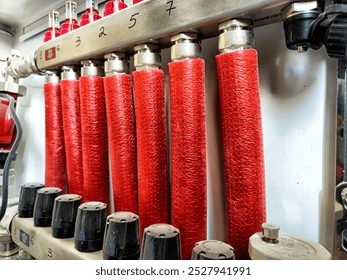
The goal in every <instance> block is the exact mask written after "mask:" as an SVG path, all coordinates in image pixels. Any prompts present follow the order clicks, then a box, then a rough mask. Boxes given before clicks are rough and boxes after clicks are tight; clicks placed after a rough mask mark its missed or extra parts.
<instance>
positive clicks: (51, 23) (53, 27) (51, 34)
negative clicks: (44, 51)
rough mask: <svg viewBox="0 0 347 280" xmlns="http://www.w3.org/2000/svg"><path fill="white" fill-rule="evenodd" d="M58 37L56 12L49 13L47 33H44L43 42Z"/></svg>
mask: <svg viewBox="0 0 347 280" xmlns="http://www.w3.org/2000/svg"><path fill="white" fill-rule="evenodd" d="M59 36H60V22H59V13H58V12H57V11H51V12H50V13H49V15H48V31H47V32H46V33H45V36H44V38H43V41H44V42H47V41H50V40H52V39H54V38H56V37H59Z"/></svg>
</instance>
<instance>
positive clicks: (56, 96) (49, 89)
mask: <svg viewBox="0 0 347 280" xmlns="http://www.w3.org/2000/svg"><path fill="white" fill-rule="evenodd" d="M44 96H45V123H46V155H45V185H46V186H48V187H57V188H61V189H62V193H66V188H67V178H66V177H67V176H66V156H65V142H64V128H63V113H62V103H61V92H60V84H59V83H46V84H44Z"/></svg>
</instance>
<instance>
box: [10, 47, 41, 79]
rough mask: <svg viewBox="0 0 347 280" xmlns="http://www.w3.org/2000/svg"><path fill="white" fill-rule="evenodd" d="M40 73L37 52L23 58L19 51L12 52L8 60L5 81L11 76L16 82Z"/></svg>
mask: <svg viewBox="0 0 347 280" xmlns="http://www.w3.org/2000/svg"><path fill="white" fill-rule="evenodd" d="M39 72H41V71H40V70H39V69H38V68H37V66H36V52H35V53H32V54H31V55H30V56H28V57H26V58H23V57H21V55H20V52H19V51H17V50H12V51H11V55H10V57H9V58H8V59H7V68H6V69H5V71H4V73H3V75H4V77H5V79H7V77H8V76H11V77H12V78H13V79H14V80H18V79H20V78H26V77H28V76H30V75H31V74H33V73H39Z"/></svg>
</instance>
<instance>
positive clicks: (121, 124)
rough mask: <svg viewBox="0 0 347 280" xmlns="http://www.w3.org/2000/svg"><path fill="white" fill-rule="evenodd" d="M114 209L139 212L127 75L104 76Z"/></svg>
mask: <svg viewBox="0 0 347 280" xmlns="http://www.w3.org/2000/svg"><path fill="white" fill-rule="evenodd" d="M104 86H105V96H106V109H107V119H108V122H107V125H108V139H109V149H110V161H111V172H112V186H113V200H114V209H115V212H118V211H130V212H133V213H138V208H137V165H136V139H135V116H134V106H133V95H132V80H131V76H130V75H128V74H116V75H113V76H109V77H106V78H104Z"/></svg>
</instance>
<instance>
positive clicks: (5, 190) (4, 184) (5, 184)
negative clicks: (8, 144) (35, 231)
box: [0, 93, 23, 221]
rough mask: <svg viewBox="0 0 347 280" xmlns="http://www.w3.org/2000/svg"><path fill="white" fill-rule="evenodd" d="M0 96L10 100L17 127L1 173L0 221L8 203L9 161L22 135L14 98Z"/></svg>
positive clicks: (13, 155)
mask: <svg viewBox="0 0 347 280" xmlns="http://www.w3.org/2000/svg"><path fill="white" fill-rule="evenodd" d="M0 97H1V98H4V99H7V100H8V101H9V102H10V105H9V106H10V112H11V115H12V118H13V120H14V124H15V126H16V129H17V136H16V139H15V141H14V143H13V146H12V148H11V150H10V152H9V153H8V156H7V158H6V161H5V165H4V173H3V179H2V199H1V207H0V221H1V220H2V218H3V217H4V216H5V212H6V209H7V203H8V182H9V175H10V168H11V163H12V160H13V158H14V157H15V155H16V152H17V149H18V147H19V144H20V142H21V140H22V136H23V129H22V126H21V124H20V121H19V118H18V116H17V113H16V108H15V102H16V101H15V100H14V98H13V97H12V96H10V95H7V94H3V93H0Z"/></svg>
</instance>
